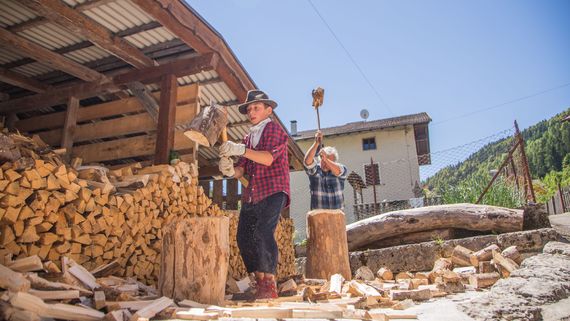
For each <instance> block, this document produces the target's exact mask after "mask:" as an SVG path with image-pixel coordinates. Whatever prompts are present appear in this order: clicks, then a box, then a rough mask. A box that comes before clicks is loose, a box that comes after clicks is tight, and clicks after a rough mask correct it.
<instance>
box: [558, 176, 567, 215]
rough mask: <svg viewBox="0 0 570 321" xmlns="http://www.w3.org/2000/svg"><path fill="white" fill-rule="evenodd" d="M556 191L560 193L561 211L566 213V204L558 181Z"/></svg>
mask: <svg viewBox="0 0 570 321" xmlns="http://www.w3.org/2000/svg"><path fill="white" fill-rule="evenodd" d="M558 193H559V194H560V204H562V213H566V211H567V210H566V204H565V203H564V193H562V187H560V182H558Z"/></svg>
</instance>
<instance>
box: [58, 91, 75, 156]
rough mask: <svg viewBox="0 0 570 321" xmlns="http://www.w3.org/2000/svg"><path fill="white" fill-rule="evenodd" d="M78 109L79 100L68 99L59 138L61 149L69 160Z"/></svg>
mask: <svg viewBox="0 0 570 321" xmlns="http://www.w3.org/2000/svg"><path fill="white" fill-rule="evenodd" d="M78 109H79V99H77V98H75V97H71V98H69V101H68V103H67V112H66V114H65V122H64V124H63V130H62V133H63V134H62V136H61V148H65V150H66V158H67V159H68V160H69V159H70V155H71V149H72V148H73V139H74V136H75V128H76V125H77V110H78Z"/></svg>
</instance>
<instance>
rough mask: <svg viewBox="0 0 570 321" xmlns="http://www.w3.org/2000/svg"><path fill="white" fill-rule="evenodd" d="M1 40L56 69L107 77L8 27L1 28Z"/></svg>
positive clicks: (98, 78)
mask: <svg viewBox="0 0 570 321" xmlns="http://www.w3.org/2000/svg"><path fill="white" fill-rule="evenodd" d="M0 40H1V41H2V42H3V43H4V44H5V45H7V46H10V47H12V48H13V49H15V50H17V51H19V52H21V53H22V54H24V55H26V56H28V57H30V58H33V59H35V60H37V61H39V62H41V63H42V64H45V65H48V66H50V67H51V68H54V69H59V70H61V71H63V72H66V73H68V74H70V75H73V76H75V77H77V78H79V79H83V80H85V81H93V82H101V81H103V80H105V79H106V78H107V77H106V76H105V75H103V74H100V73H98V72H97V71H95V70H93V69H89V68H87V67H85V66H83V65H82V64H79V63H77V62H75V61H73V60H71V59H69V58H66V57H65V56H62V55H60V54H57V53H54V52H53V51H51V50H49V49H46V48H45V47H42V46H40V45H38V44H36V43H34V42H32V41H30V40H27V39H26V38H23V37H20V36H18V35H16V34H13V33H11V32H10V31H7V30H6V29H3V28H0Z"/></svg>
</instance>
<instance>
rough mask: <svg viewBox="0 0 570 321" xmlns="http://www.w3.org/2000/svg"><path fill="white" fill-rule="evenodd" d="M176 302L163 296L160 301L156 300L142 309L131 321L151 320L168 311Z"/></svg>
mask: <svg viewBox="0 0 570 321" xmlns="http://www.w3.org/2000/svg"><path fill="white" fill-rule="evenodd" d="M173 303H174V301H172V299H169V298H167V297H165V296H163V297H162V298H160V299H156V300H154V301H153V303H151V304H149V305H148V306H146V307H144V308H142V309H140V310H138V311H137V313H135V314H133V316H132V317H131V318H130V320H129V321H138V320H139V318H147V319H150V318H152V317H154V316H155V315H156V314H157V313H158V312H160V311H162V310H164V309H166V308H167V307H169V306H170V305H172V304H173Z"/></svg>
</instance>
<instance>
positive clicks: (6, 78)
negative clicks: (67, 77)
mask: <svg viewBox="0 0 570 321" xmlns="http://www.w3.org/2000/svg"><path fill="white" fill-rule="evenodd" d="M0 81H2V82H5V83H7V84H10V85H12V86H16V87H20V88H24V89H27V90H29V91H33V92H36V93H43V92H45V91H47V90H49V89H51V88H52V87H51V86H49V85H46V84H42V83H41V82H39V81H37V80H35V79H32V78H28V77H25V76H22V75H20V74H19V73H17V72H13V71H10V70H6V69H4V68H1V67H0Z"/></svg>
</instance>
